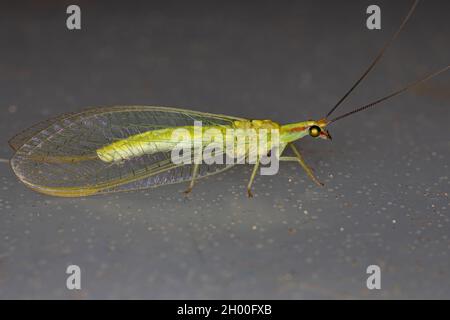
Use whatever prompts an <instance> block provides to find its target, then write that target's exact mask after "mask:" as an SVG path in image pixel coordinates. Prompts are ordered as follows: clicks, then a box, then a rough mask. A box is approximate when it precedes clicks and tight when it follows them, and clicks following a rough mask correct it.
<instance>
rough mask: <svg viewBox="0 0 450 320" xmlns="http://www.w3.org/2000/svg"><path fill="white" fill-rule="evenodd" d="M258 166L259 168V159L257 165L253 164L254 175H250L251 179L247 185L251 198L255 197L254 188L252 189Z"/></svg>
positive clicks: (248, 194)
mask: <svg viewBox="0 0 450 320" xmlns="http://www.w3.org/2000/svg"><path fill="white" fill-rule="evenodd" d="M258 168H259V159H258V161H257V162H256V163H255V165H254V166H253V171H252V175H251V176H250V181H249V182H248V185H247V196H248V197H249V198H252V197H253V193H252V190H251V189H252V183H253V180H254V179H255V176H256V172H257V171H258Z"/></svg>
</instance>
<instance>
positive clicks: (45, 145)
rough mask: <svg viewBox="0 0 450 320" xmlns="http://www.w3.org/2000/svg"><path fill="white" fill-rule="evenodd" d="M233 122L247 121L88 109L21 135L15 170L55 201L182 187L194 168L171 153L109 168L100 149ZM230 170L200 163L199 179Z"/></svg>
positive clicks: (145, 109)
mask: <svg viewBox="0 0 450 320" xmlns="http://www.w3.org/2000/svg"><path fill="white" fill-rule="evenodd" d="M235 120H244V119H242V118H237V117H229V116H223V115H214V114H208V113H202V112H195V111H189V110H183V109H175V108H165V107H151V106H126V107H110V108H97V109H91V110H86V111H84V112H81V113H77V114H68V115H64V116H61V117H57V118H54V119H53V120H51V121H49V122H47V123H46V124H45V125H42V126H40V127H39V129H37V130H36V129H30V130H29V131H28V133H27V134H25V133H24V134H22V136H21V137H20V138H18V139H16V141H20V143H16V144H15V145H16V146H19V145H20V147H18V150H17V152H16V154H15V155H14V157H13V158H12V160H11V165H12V168H13V170H14V172H15V174H16V175H17V176H18V177H19V179H20V180H21V181H23V182H24V183H25V184H26V185H28V186H29V187H31V188H32V189H34V190H36V191H39V192H42V193H46V194H51V195H56V196H68V197H73V196H84V195H91V194H97V193H108V192H116V191H125V190H133V189H143V188H149V187H156V186H160V185H164V184H169V183H177V182H182V181H186V180H189V179H190V178H191V172H192V167H191V165H176V164H173V163H172V162H171V161H170V152H157V153H153V154H144V155H142V156H138V157H134V158H131V159H128V160H123V161H120V162H109V163H108V162H103V161H101V160H100V159H99V158H98V157H97V156H96V150H97V149H99V148H101V147H103V146H105V145H109V144H111V143H112V142H114V141H117V140H122V139H125V138H127V137H129V136H130V135H135V134H139V133H143V132H146V131H149V130H155V129H159V128H168V127H177V126H185V125H192V124H193V121H202V123H203V125H229V124H231V122H232V121H235ZM47 124H48V126H47ZM38 125H39V124H38ZM42 127H44V128H43V129H42ZM32 128H33V127H32ZM34 128H36V126H34ZM25 132H27V131H25ZM31 132H33V134H32V135H30V133H31ZM229 167H231V166H230V165H225V164H224V165H220V164H216V165H210V166H209V165H206V164H202V165H201V166H200V170H199V175H198V177H199V178H201V177H205V176H207V175H211V174H214V173H218V172H221V171H223V170H226V169H228V168H229Z"/></svg>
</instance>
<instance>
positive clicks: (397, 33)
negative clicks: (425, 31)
mask: <svg viewBox="0 0 450 320" xmlns="http://www.w3.org/2000/svg"><path fill="white" fill-rule="evenodd" d="M418 3H419V0H415V1H414V3H413V5H412V7H411V9H409V12H408V14H407V15H406V17H405V19H403V22H402V24H401V25H400V27H399V28H398V30H397V31H396V32H395V33H394V35H393V36H392V38H391V39H389V41H388V42H386V44H385V45H384V46H383V48H381V50H380V52H379V53H378V55H377V56H376V57H375V59H374V60H373V61H372V63H371V64H370V66H369V67H368V68H367V70H366V71H365V72H364V73H363V74H362V76H361V77H360V78H359V79H358V80H357V81H356V82H355V84H354V85H353V86H352V87H351V88H350V90H348V91H347V93H346V94H344V96H343V97H342V98H341V99H340V100H339V101H338V102H337V103H336V105H335V106H334V107H333V108H331V110H330V111H328V113H327V115H326V116H325V118H328V117H329V116H330V115H331V114H332V113H333V112H334V110H336V109H337V107H339V105H340V104H341V103H342V102H343V101H344V100H345V99H346V98H347V97H348V96H349V95H350V93H352V91H353V90H354V89H355V88H356V87H357V86H358V85H359V84H360V83H361V81H362V80H363V79H364V78H365V77H366V76H367V75H368V74H369V72H370V71H371V70H372V69H373V67H375V65H376V64H377V62H378V61H379V60H380V59H381V58H382V57H383V55H384V53H385V51H386V49H387V48H388V47H389V46H390V45H391V43H392V42H394V40H395V39H396V38H397V36H398V35H399V34H400V31H402V29H403V27H404V26H405V25H406V23H407V22H408V20H409V18H410V17H411V16H412V14H413V12H414V10H415V9H416V6H417V4H418Z"/></svg>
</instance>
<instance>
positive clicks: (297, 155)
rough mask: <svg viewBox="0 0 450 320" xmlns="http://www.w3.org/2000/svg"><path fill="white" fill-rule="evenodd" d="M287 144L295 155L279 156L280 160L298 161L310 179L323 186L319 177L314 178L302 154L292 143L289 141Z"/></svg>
mask: <svg viewBox="0 0 450 320" xmlns="http://www.w3.org/2000/svg"><path fill="white" fill-rule="evenodd" d="M289 146H290V147H291V149H292V151H293V152H294V154H295V157H280V161H295V162H298V163H299V164H300V165H301V166H302V168H303V169H304V170H305V171H306V174H307V175H308V176H309V177H310V178H311V180H312V181H314V182H315V183H316V184H317V185H318V186H320V187H323V186H324V184H323V183H322V182H320V181H319V179H317V178H316V176H315V175H314V173H313V171H312V170H311V168H310V167H308V165H307V164H306V162H305V160H303V157H302V155H301V154H300V152H299V151H298V149H297V147H296V146H295V145H294V144H293V143H289Z"/></svg>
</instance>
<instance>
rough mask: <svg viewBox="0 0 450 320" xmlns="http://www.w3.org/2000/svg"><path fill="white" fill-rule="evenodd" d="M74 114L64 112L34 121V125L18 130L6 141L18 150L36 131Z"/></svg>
mask: <svg viewBox="0 0 450 320" xmlns="http://www.w3.org/2000/svg"><path fill="white" fill-rule="evenodd" d="M74 114H75V113H66V114H62V115H60V116H57V117H54V118H51V119H47V120H44V121H41V122H39V123H36V124H35V125H33V126H31V127H29V128H28V129H25V130H24V131H22V132H20V133H19V134H16V135H15V136H14V137H12V138H11V139H10V140H9V141H8V143H9V145H10V146H11V148H13V149H14V150H18V149H19V148H20V147H21V146H22V145H23V144H24V143H25V142H27V141H28V140H30V139H31V138H32V137H33V136H34V135H35V134H37V133H38V132H40V131H42V130H44V129H46V128H48V127H49V126H51V125H52V124H53V123H55V122H57V121H61V120H62V119H64V118H67V117H70V116H73V115H74Z"/></svg>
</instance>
